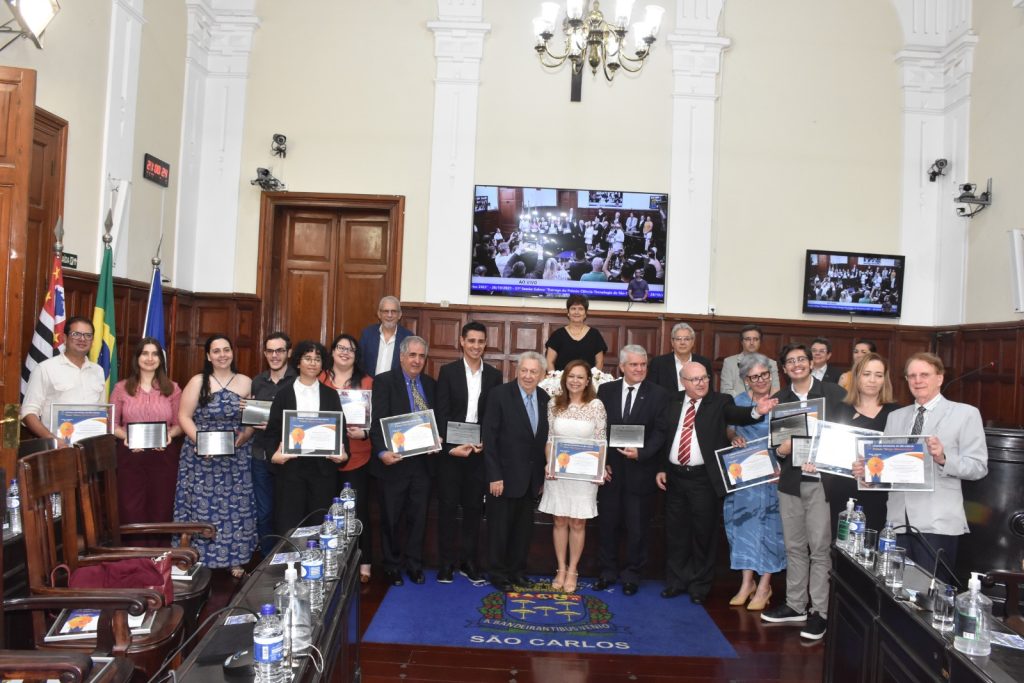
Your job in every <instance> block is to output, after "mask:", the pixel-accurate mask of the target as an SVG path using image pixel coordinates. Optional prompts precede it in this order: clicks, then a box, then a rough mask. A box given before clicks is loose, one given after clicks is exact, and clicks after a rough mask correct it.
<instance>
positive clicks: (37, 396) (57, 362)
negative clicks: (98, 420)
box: [21, 316, 107, 439]
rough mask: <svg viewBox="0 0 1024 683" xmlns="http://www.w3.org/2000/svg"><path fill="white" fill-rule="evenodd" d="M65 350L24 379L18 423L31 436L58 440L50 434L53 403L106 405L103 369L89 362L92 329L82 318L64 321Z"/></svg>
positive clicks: (77, 317) (47, 360)
mask: <svg viewBox="0 0 1024 683" xmlns="http://www.w3.org/2000/svg"><path fill="white" fill-rule="evenodd" d="M64 329H65V330H67V347H66V348H65V351H64V353H62V354H60V355H59V356H54V357H53V358H47V359H46V360H44V361H43V362H42V363H40V364H39V365H37V366H36V367H35V369H34V370H33V371H32V375H31V376H30V377H29V379H28V387H27V388H26V389H25V400H24V401H23V402H22V404H21V420H22V423H24V425H25V427H26V428H27V429H28V430H29V431H30V432H32V433H33V434H34V435H36V436H37V437H40V438H44V439H56V438H58V437H57V436H56V435H55V434H54V433H53V432H51V431H50V408H51V406H52V405H53V404H54V403H80V404H93V405H95V404H97V403H106V402H107V401H106V399H107V393H106V379H105V378H104V376H103V368H101V367H100V366H99V365H97V364H96V363H93V362H92V361H91V360H89V358H88V356H89V347H91V346H92V337H93V332H94V331H93V326H92V323H91V322H89V321H88V320H86V319H85V318H82V317H79V316H74V317H71V318H68V320H67V323H66V324H65V326H64Z"/></svg>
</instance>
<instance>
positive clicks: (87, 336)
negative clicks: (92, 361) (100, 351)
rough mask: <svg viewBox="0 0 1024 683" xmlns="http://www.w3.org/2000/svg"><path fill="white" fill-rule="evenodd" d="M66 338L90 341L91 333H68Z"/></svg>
mask: <svg viewBox="0 0 1024 683" xmlns="http://www.w3.org/2000/svg"><path fill="white" fill-rule="evenodd" d="M68 336H69V337H71V338H72V339H92V332H69V333H68Z"/></svg>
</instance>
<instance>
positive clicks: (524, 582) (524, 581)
mask: <svg viewBox="0 0 1024 683" xmlns="http://www.w3.org/2000/svg"><path fill="white" fill-rule="evenodd" d="M508 581H509V583H511V584H512V585H513V586H518V587H527V586H532V585H533V581H530V580H529V579H528V578H526V577H525V576H523V575H522V574H516V575H514V576H510V577H509V579H508Z"/></svg>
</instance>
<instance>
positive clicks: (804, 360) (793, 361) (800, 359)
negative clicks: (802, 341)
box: [785, 356, 810, 365]
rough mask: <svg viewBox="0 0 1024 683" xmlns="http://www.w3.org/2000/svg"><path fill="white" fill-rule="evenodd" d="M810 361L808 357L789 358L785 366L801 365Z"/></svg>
mask: <svg viewBox="0 0 1024 683" xmlns="http://www.w3.org/2000/svg"><path fill="white" fill-rule="evenodd" d="M809 361H810V358H808V357H807V356H800V357H798V358H787V359H786V362H785V365H800V364H801V363H807V362H809Z"/></svg>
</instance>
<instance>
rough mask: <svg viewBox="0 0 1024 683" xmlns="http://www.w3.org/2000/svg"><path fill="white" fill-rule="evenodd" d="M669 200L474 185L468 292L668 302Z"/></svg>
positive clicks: (649, 195) (655, 195)
mask: <svg viewBox="0 0 1024 683" xmlns="http://www.w3.org/2000/svg"><path fill="white" fill-rule="evenodd" d="M667 226H668V195H667V194H664V193H659V192H627V191H618V190H571V189H561V188H550V187H512V186H500V185H477V186H476V192H475V197H474V206H473V259H472V265H471V268H472V273H471V275H470V290H469V291H470V293H471V294H485V295H496V296H515V297H523V296H536V297H550V298H566V297H568V296H570V295H572V294H585V295H586V296H587V297H588V298H590V299H604V300H609V301H634V302H640V303H662V302H664V301H665V272H666V271H667V269H668V264H667V263H665V241H666V228H667Z"/></svg>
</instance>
